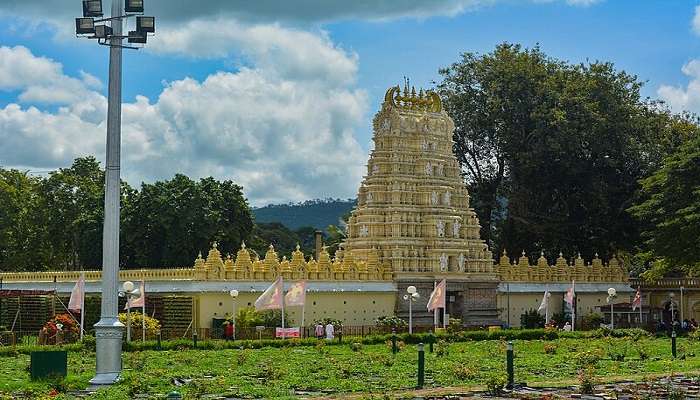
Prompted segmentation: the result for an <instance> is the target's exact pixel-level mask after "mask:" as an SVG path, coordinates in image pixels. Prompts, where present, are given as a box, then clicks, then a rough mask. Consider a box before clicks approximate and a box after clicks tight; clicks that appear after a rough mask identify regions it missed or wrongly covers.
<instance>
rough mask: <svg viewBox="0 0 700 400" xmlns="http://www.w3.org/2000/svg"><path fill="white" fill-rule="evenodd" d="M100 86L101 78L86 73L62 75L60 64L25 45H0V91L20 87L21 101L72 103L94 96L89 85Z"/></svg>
mask: <svg viewBox="0 0 700 400" xmlns="http://www.w3.org/2000/svg"><path fill="white" fill-rule="evenodd" d="M100 86H101V82H100V80H99V79H97V78H96V77H94V76H92V75H90V74H88V73H86V72H82V73H81V78H80V79H77V78H71V77H68V76H65V75H64V74H63V67H62V65H61V64H60V63H57V62H55V61H53V60H49V59H47V58H44V57H35V56H34V55H33V54H32V53H31V52H30V51H29V49H27V48H26V47H23V46H16V47H5V46H3V47H0V90H20V91H21V93H20V95H19V100H20V101H21V102H24V103H45V104H69V103H75V102H78V101H81V100H85V98H86V97H92V96H93V93H91V92H90V91H89V90H88V88H90V87H92V88H99V87H100ZM93 100H96V99H93Z"/></svg>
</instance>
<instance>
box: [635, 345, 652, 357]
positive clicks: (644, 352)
mask: <svg viewBox="0 0 700 400" xmlns="http://www.w3.org/2000/svg"><path fill="white" fill-rule="evenodd" d="M635 350H636V351H637V354H638V355H639V359H640V360H642V361H644V360H647V359H649V351H648V350H647V349H646V348H645V347H644V346H643V345H642V344H641V343H637V345H636V346H635Z"/></svg>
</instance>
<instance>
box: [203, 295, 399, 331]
mask: <svg viewBox="0 0 700 400" xmlns="http://www.w3.org/2000/svg"><path fill="white" fill-rule="evenodd" d="M258 296H260V292H258V293H240V295H239V297H238V299H237V300H236V309H237V310H238V309H240V308H241V307H252V306H253V303H254V302H255V300H256V299H257V298H258ZM395 301H396V293H395V292H361V293H354V292H342V293H341V292H310V293H307V294H306V310H305V317H304V318H305V322H304V324H305V325H307V326H309V325H310V324H311V323H312V322H313V321H314V320H316V319H321V318H334V319H339V320H341V321H343V324H344V325H353V326H355V325H374V320H375V319H376V318H377V317H381V316H385V315H394V304H395ZM231 311H233V300H232V299H231V297H230V296H229V295H228V294H227V293H202V294H200V295H199V312H198V315H199V327H200V328H211V323H212V319H213V318H223V317H224V316H227V315H230V314H231ZM285 317H286V318H287V319H291V320H292V321H293V322H294V325H299V324H300V323H301V307H288V308H286V309H285Z"/></svg>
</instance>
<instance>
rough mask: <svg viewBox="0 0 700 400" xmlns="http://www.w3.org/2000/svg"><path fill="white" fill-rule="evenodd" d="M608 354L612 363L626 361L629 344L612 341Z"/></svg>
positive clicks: (609, 344)
mask: <svg viewBox="0 0 700 400" xmlns="http://www.w3.org/2000/svg"><path fill="white" fill-rule="evenodd" d="M607 353H608V357H610V359H611V360H612V361H625V357H627V343H622V342H620V341H618V340H614V341H610V342H608V346H607Z"/></svg>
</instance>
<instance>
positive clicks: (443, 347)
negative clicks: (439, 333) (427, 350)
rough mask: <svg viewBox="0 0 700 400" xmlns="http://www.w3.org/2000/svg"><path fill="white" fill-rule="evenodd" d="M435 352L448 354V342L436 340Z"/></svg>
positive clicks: (440, 354) (441, 354) (443, 354)
mask: <svg viewBox="0 0 700 400" xmlns="http://www.w3.org/2000/svg"><path fill="white" fill-rule="evenodd" d="M435 354H436V355H438V356H440V357H443V356H447V355H448V354H450V349H449V344H448V343H447V341H446V340H442V339H441V340H438V341H437V343H435Z"/></svg>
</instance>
